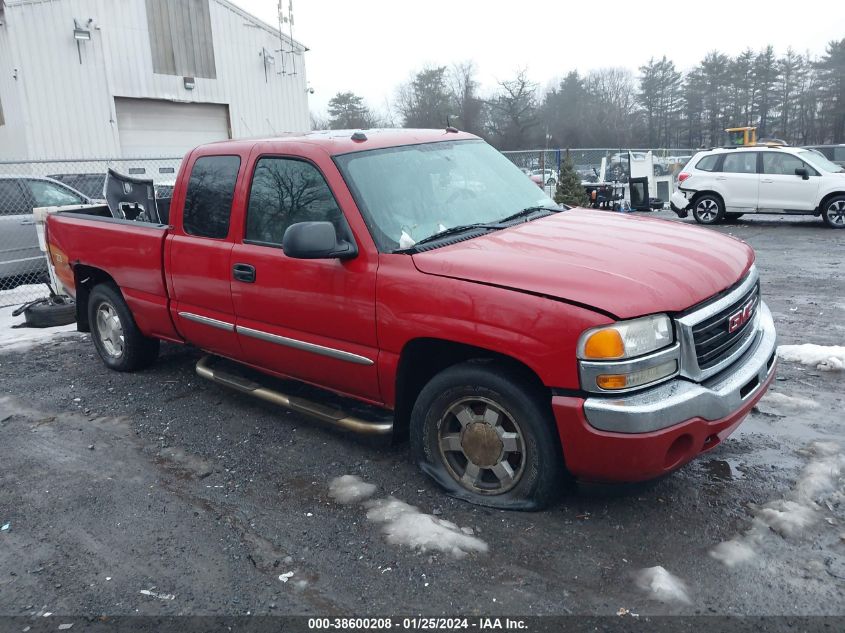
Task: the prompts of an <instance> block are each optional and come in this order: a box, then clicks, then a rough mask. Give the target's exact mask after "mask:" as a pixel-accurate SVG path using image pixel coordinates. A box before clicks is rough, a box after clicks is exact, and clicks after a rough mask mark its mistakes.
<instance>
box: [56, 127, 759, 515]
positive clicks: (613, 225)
mask: <svg viewBox="0 0 845 633" xmlns="http://www.w3.org/2000/svg"><path fill="white" fill-rule="evenodd" d="M135 211H136V213H134V214H132V215H134V216H135V217H136V219H135V220H128V219H115V218H114V217H113V216H112V215H111V214H109V212H108V209H107V208H106V209H99V208H97V207H93V208H89V209H82V210H75V211H63V212H59V213H56V214H53V215H50V217H49V219H48V222H47V239H48V243H49V253H50V257H51V259H52V263H53V265H54V267H55V270H56V273H57V276H58V278H59V279H60V281H61V283H62V284H63V285H64V287H65V289H66V290H67V291H68V292H69V293H70V294H71V295H73V296H75V297H76V299H77V306H78V324H79V329H80V330H82V331H90V332H91V333H92V338H93V341H94V345H95V346H96V348H97V351H98V353H99V355H100V357H101V358H102V359H103V361H104V362H105V364H106V365H107V366H108V367H110V368H112V369H115V370H118V371H130V370H135V369H139V368H142V367H144V366H147V365H149V364H150V363H152V362H153V361H154V360H155V358H156V356H157V353H158V346H159V341H160V340H165V341H171V342H174V343H187V344H191V345H193V346H196V347H198V348H201V349H202V350H205V351H207V352H208V353H209V354H210V356H207V357H204V358H203V359H202V360H201V361H200V362H199V363H198V365H197V371H198V373H199V374H200V375H202V376H204V377H206V378H209V379H211V380H215V381H217V382H220V383H222V384H225V385H227V386H229V387H232V388H234V389H238V390H240V391H243V392H246V393H250V394H252V395H255V396H258V397H261V398H264V399H266V400H269V401H272V402H275V403H277V404H280V405H282V406H285V407H289V408H292V409H295V410H298V411H301V412H305V413H308V414H309V415H312V416H315V417H317V418H320V419H322V420H324V421H327V422H329V423H332V424H334V425H336V426H339V427H343V428H346V429H351V430H354V431H359V432H364V433H367V432H369V433H381V434H393V435H395V436H399V437H401V436H403V435H405V436H408V435H409V436H410V441H411V449H412V454H413V458H414V459H415V460H416V461H417V462H418V463H419V464H420V466H421V467H422V469H423V470H424V471H425V472H426V473H427V474H429V475H430V476H432V477H433V478H434V479H435V480H436V481H437V482H438V483H440V484H441V485H443V486H444V487H446V488H447V489H448V490H449V491H450V492H451V493H452V494H455V495H457V496H461V497H463V498H466V499H468V500H471V501H474V502H476V503H481V504H486V505H491V506H495V507H505V508H537V507H541V506H543V505H544V504H546V503H548V501H549V500H550V499H551V498H552V497H553V496H554V493H555V491H556V490H558V489H560V488H561V485H560V484H561V482H562V479H563V478H564V477H567V476H570V477H571V476H574V477H576V478H580V479H583V480H590V481H599V482H623V481H625V482H627V481H638V480H645V479H649V478H654V477H657V476H660V475H663V474H665V473H668V472H670V471H672V470H674V469H677V468H678V467H680V466H682V465H683V464H685V463H687V462H688V461H690V460H691V459H693V458H694V457H695V456H696V455H698V454H700V453H702V452H703V451H707V450H710V449H712V448H713V447H715V446H717V445H718V444H719V443H720V442H721V441H722V440H723V439H724V438H725V437H726V436H727V435H729V434H730V433H731V432H732V431H733V430H734V429H735V428H736V427H737V425H738V424H739V423H740V422H741V421H742V420H743V418H744V417H745V416H746V414H747V413H748V412H749V410H750V409H751V408H752V407H753V406H754V404H755V403H756V402H757V400H759V399H760V397H761V396H762V395H763V393H764V392H765V390H766V388H767V387H768V385H769V384H770V382H771V381H772V379H773V377H774V370H775V340H776V335H775V330H774V326H773V322H772V317H771V313H770V312H769V310H768V308H767V307H766V305H765V303H763V302H762V301H761V300H760V292H759V279H758V273H757V270H756V268H755V266H754V253H753V251H752V249H751V248H749V247H748V246H747V245H746V244H744V243H742V242H740V241H739V240H736V239H733V238H730V237H726V236H723V235H720V234H718V233H716V232H713V231H710V230H707V229H700V228H695V227H690V226H685V225H682V224H678V223H673V222H665V221H659V220H652V219H645V218H640V217H631V216H626V215H621V214H613V213H606V212H600V211H590V210H586V209H566V208H565V207H561V206H559V205H556V204H555V203H554V202H553V201H552V200H551V199H549V198H548V197H547V196H546V195H545V193H543V192H542V191H540V190H538V188H537V187H536V186H535V185H534V183H532V182H531V181H530V180H529V179H528V178H526V177H525V175H524V174H523V173H522V172H521V171H520V170H519V169H517V168H516V167H515V166H513V165H512V164H511V163H510V162H509V161H508V160H507V159H506V158H505V157H503V156H502V155H501V154H499V153H498V152H497V151H496V150H494V149H493V148H492V147H490V146H489V145H487V144H486V143H484V142H483V141H481V140H480V139H478V138H477V137H475V136H472V135H470V134H465V133H460V132H456V131H454V130H452V129H449V130H446V131H435V130H384V131H366V132H355V133H351V132H313V133H309V134H304V135H301V136H290V137H282V138H274V139H267V140H249V141H226V142H222V143H215V144H210V145H205V146H202V147H199V148H197V149H195V150H193V151H191V152H190V153H189V154H188V155H187V156H186V157H185V160H184V161H183V163H182V169H181V172H180V174H179V176H178V179H177V182H176V186H175V188H174V191H173V198H172V201H171V203H170V211H169V217H162V216H164V215H166V214H163V213H161V212H159V213H155V214H153V213H137V211H138V209H137V208H136V209H135ZM151 217H157V218H159V219H160V220H161V221H162V222H163V223H162V224H157V223H152V222H150V221H149V220H148V218H151ZM145 220H146V221H145ZM233 361H234V362H233ZM233 368H234V369H233ZM300 387H302V388H300Z"/></svg>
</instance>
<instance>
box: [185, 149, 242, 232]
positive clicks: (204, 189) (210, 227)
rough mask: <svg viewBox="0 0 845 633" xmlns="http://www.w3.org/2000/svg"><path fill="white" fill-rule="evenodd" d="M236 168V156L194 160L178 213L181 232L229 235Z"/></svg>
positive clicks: (238, 158) (239, 163) (206, 157)
mask: <svg viewBox="0 0 845 633" xmlns="http://www.w3.org/2000/svg"><path fill="white" fill-rule="evenodd" d="M240 167H241V159H240V157H239V156H201V157H200V158H198V159H197V160H196V162H194V166H193V168H192V169H191V177H190V179H189V180H188V190H187V192H186V193H185V205H184V211H183V214H182V228H183V229H184V230H185V233H187V234H188V235H194V236H196V237H210V238H214V239H225V238H226V237H227V236H228V235H229V222H230V219H231V216H232V200H233V199H234V197H235V184H236V183H237V181H238V171H239V170H240Z"/></svg>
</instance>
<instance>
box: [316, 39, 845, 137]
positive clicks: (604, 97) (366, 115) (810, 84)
mask: <svg viewBox="0 0 845 633" xmlns="http://www.w3.org/2000/svg"><path fill="white" fill-rule="evenodd" d="M447 120H448V121H451V123H452V125H454V126H455V127H458V128H460V129H462V130H466V131H469V132H472V133H474V134H478V135H479V136H482V137H483V138H485V139H486V140H488V141H489V142H491V143H492V144H493V145H494V146H496V147H498V148H499V149H501V150H515V149H529V148H538V147H652V148H660V147H667V148H671V147H686V148H698V147H708V146H712V145H720V144H723V143H724V142H725V138H724V129H725V128H726V127H739V126H748V125H753V126H756V127H757V132H758V137H761V138H762V137H775V138H780V139H783V140H785V141H786V142H788V143H790V144H794V145H807V144H821V143H845V38H843V39H842V40H840V41H832V42H829V43H828V44H827V46H826V47H825V51H824V53H823V54H822V55H820V56H818V57H813V56H812V55H811V54H810V53H803V54H802V53H797V52H795V51H794V50H793V49H791V48H788V49H787V50H786V52H785V53H783V54H782V55H780V56H778V55H777V54H776V53H775V49H774V47H773V46H767V47H766V48H764V49H763V50H760V51H753V50H750V49H748V50H745V51H743V52H742V53H740V54H739V55H737V56H735V57H731V56H729V55H725V54H723V53H720V52H718V51H713V52H711V53H708V54H707V55H706V56H705V57H704V59H703V60H701V62H700V63H699V64H698V65H696V66H695V67H694V68H692V69H691V70H689V71H687V72H683V71H681V70H679V69H678V68H677V67H676V66H675V63H674V62H673V61H672V60H670V59H669V58H667V57H666V56H663V57H662V58H660V59H654V58H653V59H650V60H649V61H648V63H646V64H644V65H643V66H641V67H640V68H639V69H638V72H637V73H636V74H635V73H634V72H632V71H631V70H630V69H626V68H603V69H598V70H593V71H590V72H588V73H586V74H581V73H579V72H578V71H577V70H572V71H570V72H568V73H567V74H565V75H564V76H563V78H562V79H561V80H560V81H558V82H557V83H556V85H554V86H553V87H550V88H548V89H546V90H542V91H541V90H540V86H539V84H538V83H536V82H534V81H532V80H531V78H530V76H529V74H528V71H527V70H526V69H521V70H518V71H517V72H515V73H514V75H513V77H511V78H509V79H505V80H502V81H499V82H498V83H497V85H496V86H495V88H493V89H492V90H489V91H486V92H484V93H482V90H481V86H480V83H479V81H478V77H477V68H476V66H475V64H474V63H473V62H471V61H470V62H463V63H459V64H454V65H452V66H434V67H426V68H423V69H421V70H419V71H417V72H415V73H414V74H413V75H412V76H411V77H410V79H409V80H408V81H407V82H405V83H403V84H402V85H400V86H399V87H398V88H397V89H396V92H395V97H394V99H393V101H392V103H390V104H388V106H387V107H386V108H385V111H377V110H375V109H373V108H371V107H370V106H368V105H367V104H366V103H365V101H364V99H363V98H362V97H360V96H359V95H357V94H355V93H354V92H339V93H338V94H336V95H335V96H334V97H333V98H332V99H331V100H330V101H329V104H328V118H325V119H320V118H318V117H313V116H312V125H313V126H314V127H315V129H319V128H332V129H347V128H368V127H428V128H438V127H444V126H445V125H446V124H447Z"/></svg>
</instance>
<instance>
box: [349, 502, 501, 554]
mask: <svg viewBox="0 0 845 633" xmlns="http://www.w3.org/2000/svg"><path fill="white" fill-rule="evenodd" d="M364 506H365V507H366V508H367V518H368V519H369V520H370V521H373V522H375V523H381V524H383V525H382V531H383V532H384V534H385V536H386V537H387V542H388V543H390V544H392V545H406V546H408V547H410V548H412V549H416V550H419V551H422V552H426V551H432V550H433V551H439V552H446V553H449V554H451V555H452V556H454V557H455V558H463V557H464V556H466V555H467V554H468V553H471V552H480V553H485V552H487V549H488V548H487V543H485V542H484V541H482V540H481V539H479V538H477V537H475V536H472V535H470V534H466V533H465V532H463V531H462V530H461V528H459V527H458V526H457V525H455V524H454V523H452V522H451V521H446V520H444V519H439V518H437V517H435V516H432V515H430V514H425V513H423V512H420V511H419V509H418V508H416V507H415V506H412V505H409V504H407V503H405V502H404V501H399V500H398V499H396V498H394V497H388V498H386V499H376V500H374V501H368V502H366V503H365V504H364Z"/></svg>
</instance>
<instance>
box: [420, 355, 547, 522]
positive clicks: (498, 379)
mask: <svg viewBox="0 0 845 633" xmlns="http://www.w3.org/2000/svg"><path fill="white" fill-rule="evenodd" d="M553 429H554V420H553V419H552V416H551V412H550V410H549V406H548V404H547V403H546V402H544V397H543V395H542V393H541V390H540V389H538V388H535V387H534V386H533V385H532V384H531V383H529V382H528V381H527V380H525V379H523V377H522V376H520V375H519V374H518V373H516V372H513V371H511V370H509V369H508V368H505V367H503V366H499V365H494V364H488V363H480V362H468V363H462V364H460V365H456V366H454V367H450V368H448V369H445V370H444V371H442V372H440V373H439V374H437V375H436V376H435V377H434V378H432V380H431V381H430V382H429V383H428V384H427V385H426V386H425V387H424V388H423V390H422V392H420V395H419V397H418V398H417V401H416V403H415V405H414V410H413V412H412V414H411V447H412V452H413V455H414V458H415V460H416V461H417V463H418V464H419V465H420V467H421V468H422V470H423V471H424V472H426V474H428V475H429V476H431V477H432V478H433V479H434V480H435V481H437V482H438V483H439V484H440V485H441V486H443V487H444V488H446V489H447V490H448V491H449V492H450V493H452V494H453V495H454V496H456V497H459V498H462V499H466V500H467V501H470V502H472V503H477V504H479V505H485V506H491V507H495V508H508V509H523V510H534V509H540V508H542V507H544V506H546V505H548V503H549V502H551V501H552V500H553V498H554V492H555V491H556V490H558V489H559V488H560V484H561V481H562V478H563V468H562V459H561V455H560V448H559V444H558V441H557V437H556V435H555V434H554V432H553Z"/></svg>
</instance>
